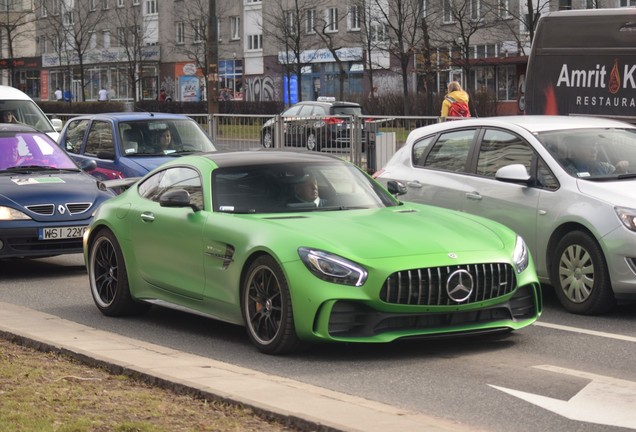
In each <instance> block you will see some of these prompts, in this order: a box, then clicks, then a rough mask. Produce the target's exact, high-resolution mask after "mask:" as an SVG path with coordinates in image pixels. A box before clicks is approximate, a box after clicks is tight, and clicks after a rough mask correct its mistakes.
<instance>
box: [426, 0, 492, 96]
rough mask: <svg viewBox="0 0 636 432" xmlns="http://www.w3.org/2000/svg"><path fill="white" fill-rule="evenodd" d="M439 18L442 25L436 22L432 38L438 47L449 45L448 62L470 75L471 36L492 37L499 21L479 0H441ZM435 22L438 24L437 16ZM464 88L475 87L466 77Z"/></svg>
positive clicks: (474, 37) (482, 38)
mask: <svg viewBox="0 0 636 432" xmlns="http://www.w3.org/2000/svg"><path fill="white" fill-rule="evenodd" d="M494 1H496V0H494ZM438 18H441V21H442V22H443V24H444V25H437V26H436V30H435V32H434V34H432V36H431V37H432V38H433V39H434V41H435V42H436V44H437V45H438V46H440V47H450V50H451V54H450V64H451V65H452V66H456V67H459V68H461V69H462V70H463V72H464V76H465V77H470V72H471V68H472V64H471V59H472V58H473V57H474V56H473V52H472V45H471V44H472V43H473V39H476V38H479V40H487V39H488V36H490V37H492V36H493V31H494V30H495V29H496V28H497V27H498V26H499V24H500V21H501V20H500V19H499V17H498V15H497V14H496V13H495V11H494V10H493V9H492V8H488V7H485V8H482V2H481V1H478V0H443V1H442V4H441V10H440V11H439V15H438ZM438 24H441V23H440V22H439V19H438ZM466 87H467V90H469V91H470V90H474V89H473V88H472V87H473V85H472V82H471V81H470V80H469V79H466Z"/></svg>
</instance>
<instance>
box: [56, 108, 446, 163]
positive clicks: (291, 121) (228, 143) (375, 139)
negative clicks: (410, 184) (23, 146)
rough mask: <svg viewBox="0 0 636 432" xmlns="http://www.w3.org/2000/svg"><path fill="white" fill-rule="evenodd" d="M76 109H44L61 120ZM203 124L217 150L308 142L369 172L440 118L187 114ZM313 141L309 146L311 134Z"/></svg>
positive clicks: (299, 145) (305, 143)
mask: <svg viewBox="0 0 636 432" xmlns="http://www.w3.org/2000/svg"><path fill="white" fill-rule="evenodd" d="M78 115H80V114H48V116H49V117H50V118H59V119H61V120H62V121H63V122H66V121H68V120H69V119H71V118H73V117H76V116H78ZM188 116H189V117H191V118H192V119H194V120H195V121H196V122H197V124H199V126H201V128H202V129H204V130H206V131H207V132H208V134H209V136H210V137H211V138H212V139H213V141H214V143H215V145H216V147H217V148H218V149H219V150H226V151H245V150H251V149H257V148H262V147H264V146H270V144H268V141H267V139H266V137H265V132H266V131H268V132H269V133H270V134H271V147H274V148H283V147H285V148H288V147H289V148H291V147H296V148H308V143H309V147H310V149H311V150H316V151H320V152H323V153H333V154H337V155H338V156H339V157H342V158H344V159H347V160H350V161H351V162H353V163H355V164H356V165H358V166H360V167H361V168H362V169H365V170H366V171H368V172H374V171H376V170H378V169H380V168H381V167H382V166H383V165H384V163H386V162H387V161H388V159H389V158H390V157H391V156H392V155H393V153H395V151H397V150H398V149H399V148H400V147H401V146H402V145H403V144H404V143H405V142H406V138H407V136H408V134H409V133H410V132H411V131H412V130H413V129H416V128H418V127H421V126H426V125H430V124H434V123H438V122H440V121H441V119H440V117H433V116H431V117H409V116H352V117H340V116H329V117H305V118H283V117H282V116H280V115H275V116H272V115H240V114H213V115H208V114H188ZM313 139H315V140H316V147H313V148H312V147H311V146H312V144H311V142H312V140H313Z"/></svg>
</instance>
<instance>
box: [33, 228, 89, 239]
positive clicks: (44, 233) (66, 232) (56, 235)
mask: <svg viewBox="0 0 636 432" xmlns="http://www.w3.org/2000/svg"><path fill="white" fill-rule="evenodd" d="M86 228H87V226H86V225H82V226H67V227H56V228H40V233H39V239H40V240H60V239H71V238H81V237H82V236H83V235H84V231H86Z"/></svg>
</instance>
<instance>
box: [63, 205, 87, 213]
mask: <svg viewBox="0 0 636 432" xmlns="http://www.w3.org/2000/svg"><path fill="white" fill-rule="evenodd" d="M90 207H91V203H68V204H66V208H67V209H68V212H69V213H70V214H72V215H75V214H79V213H84V212H85V211H86V210H88V209H89V208H90Z"/></svg>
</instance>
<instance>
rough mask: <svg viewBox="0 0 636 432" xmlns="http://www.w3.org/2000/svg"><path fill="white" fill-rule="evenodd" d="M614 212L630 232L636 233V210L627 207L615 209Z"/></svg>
mask: <svg viewBox="0 0 636 432" xmlns="http://www.w3.org/2000/svg"><path fill="white" fill-rule="evenodd" d="M614 210H615V211H616V214H617V215H618V218H619V219H620V220H621V222H623V225H625V226H626V227H627V229H628V230H631V231H636V210H634V209H630V208H626V207H614Z"/></svg>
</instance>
